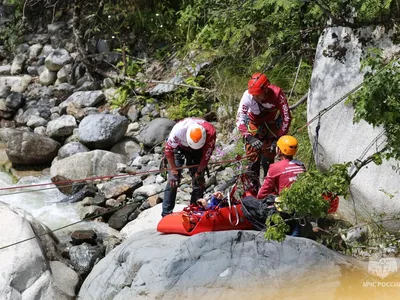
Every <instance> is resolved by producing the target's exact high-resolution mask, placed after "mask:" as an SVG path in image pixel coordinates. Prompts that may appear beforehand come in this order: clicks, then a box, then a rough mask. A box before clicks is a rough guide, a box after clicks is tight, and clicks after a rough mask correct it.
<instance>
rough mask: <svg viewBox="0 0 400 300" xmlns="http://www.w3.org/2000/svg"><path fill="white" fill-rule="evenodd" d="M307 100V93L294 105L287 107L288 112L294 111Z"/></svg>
mask: <svg viewBox="0 0 400 300" xmlns="http://www.w3.org/2000/svg"><path fill="white" fill-rule="evenodd" d="M307 99H308V93H307V94H305V95H304V96H303V97H301V98H300V100H299V101H297V102H296V103H295V104H293V105H291V106H290V107H289V109H290V110H294V109H296V108H297V107H298V106H299V105H300V104H302V103H304V102H305V101H307Z"/></svg>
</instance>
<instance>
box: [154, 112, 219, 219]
mask: <svg viewBox="0 0 400 300" xmlns="http://www.w3.org/2000/svg"><path fill="white" fill-rule="evenodd" d="M215 140H216V132H215V128H214V126H213V125H212V124H211V123H209V122H207V121H205V120H203V119H200V118H186V119H183V120H181V121H179V122H178V123H176V124H175V126H174V127H173V128H172V130H171V132H170V134H169V136H168V139H167V142H166V144H165V156H166V158H167V161H168V165H169V171H168V183H167V187H166V189H165V192H164V200H163V203H162V213H161V216H163V217H164V216H166V215H168V214H170V213H172V211H173V209H174V207H175V199H176V192H177V189H178V185H179V182H180V178H181V174H182V170H181V169H180V170H177V168H178V167H181V166H183V164H184V163H185V160H186V165H188V166H190V165H199V166H198V167H192V168H189V173H190V176H191V177H192V187H193V191H192V196H191V198H190V204H196V203H197V200H198V199H200V198H203V194H204V184H205V180H204V171H205V169H206V167H207V164H208V161H209V160H210V158H211V154H212V152H213V151H214V148H215Z"/></svg>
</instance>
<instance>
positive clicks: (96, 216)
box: [0, 156, 248, 251]
mask: <svg viewBox="0 0 400 300" xmlns="http://www.w3.org/2000/svg"><path fill="white" fill-rule="evenodd" d="M247 158H248V156H243V157H240V156H237V157H236V158H235V159H229V160H223V161H217V162H211V163H210V164H222V163H241V162H242V161H243V160H245V159H247ZM195 166H198V165H191V166H182V167H180V169H181V168H190V167H195ZM156 172H161V171H160V170H156ZM217 172H218V170H215V171H214V173H217ZM145 173H146V172H140V175H143V174H145ZM148 173H153V171H148ZM138 174H139V172H135V174H130V175H125V174H123V175H124V176H126V177H127V176H135V175H138ZM112 177H116V176H98V177H91V178H90V179H92V178H111V179H112ZM119 177H123V176H119ZM81 181H86V179H80V180H71V182H81ZM190 181H191V179H190V180H188V181H187V182H186V181H185V182H182V183H181V184H179V185H178V186H181V185H183V184H187V183H189V182H190ZM63 182H64V183H66V182H69V181H63ZM49 184H55V183H45V184H38V185H36V186H42V185H49ZM70 185H71V184H66V185H64V186H70ZM28 186H33V185H26V186H23V187H28ZM21 187H22V186H20V187H15V188H21ZM52 188H57V187H50V188H44V189H36V190H30V191H21V193H23V192H33V191H40V190H48V189H52ZM3 189H9V188H3ZM0 190H1V189H0ZM162 192H165V189H164V190H161V191H159V192H156V193H154V194H151V195H150V196H148V197H147V198H150V197H152V196H155V195H158V194H160V193H162ZM2 196H4V194H3V195H2ZM132 204H136V203H135V202H134V203H128V202H127V203H125V204H123V205H121V206H119V207H115V208H112V209H109V210H107V211H106V212H103V213H99V214H96V215H94V216H90V217H87V218H84V219H82V220H80V221H76V222H73V223H70V224H67V225H64V226H61V227H58V228H56V229H53V230H49V231H47V232H45V233H42V234H39V235H35V236H32V237H30V238H26V239H23V240H21V241H18V242H15V243H12V244H9V245H5V246H2V247H0V251H1V250H3V249H7V248H9V247H12V246H15V245H19V244H22V243H24V242H27V241H30V240H33V239H36V238H38V237H41V236H44V235H47V234H51V233H53V232H56V231H59V230H62V229H65V228H68V227H71V226H73V225H76V224H79V223H82V222H85V221H89V220H92V219H95V218H98V217H101V216H103V215H106V214H110V213H112V212H116V211H118V210H120V209H122V208H123V207H126V206H128V205H132Z"/></svg>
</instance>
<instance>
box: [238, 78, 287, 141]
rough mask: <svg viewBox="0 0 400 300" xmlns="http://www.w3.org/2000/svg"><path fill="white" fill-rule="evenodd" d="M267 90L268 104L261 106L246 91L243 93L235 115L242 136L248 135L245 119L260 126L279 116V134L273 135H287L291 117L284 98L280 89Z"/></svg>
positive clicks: (274, 87) (272, 86) (272, 87)
mask: <svg viewBox="0 0 400 300" xmlns="http://www.w3.org/2000/svg"><path fill="white" fill-rule="evenodd" d="M268 88H269V90H268V94H267V97H268V102H267V103H263V104H260V103H258V102H257V101H256V100H254V99H253V96H252V95H250V94H249V92H248V91H247V90H246V91H245V92H244V93H243V96H242V99H241V100H240V104H239V109H238V112H237V115H236V126H237V127H238V129H239V131H240V132H241V133H242V135H243V136H247V135H249V134H250V133H249V131H248V129H247V119H250V121H252V122H253V123H254V124H256V125H261V124H263V123H273V122H275V120H276V119H277V118H278V117H279V116H281V118H282V125H281V127H280V129H279V132H276V133H275V134H276V136H277V137H281V136H282V135H285V134H287V133H288V131H289V126H290V122H291V120H292V117H291V115H290V111H289V105H288V102H287V100H286V96H285V94H284V93H283V91H282V90H281V88H280V87H277V86H275V85H269V86H268Z"/></svg>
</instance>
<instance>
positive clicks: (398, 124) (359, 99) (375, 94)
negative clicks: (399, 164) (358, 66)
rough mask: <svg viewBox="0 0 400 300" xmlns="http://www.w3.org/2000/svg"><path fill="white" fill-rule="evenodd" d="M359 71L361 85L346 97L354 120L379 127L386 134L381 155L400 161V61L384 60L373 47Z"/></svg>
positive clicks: (379, 52)
mask: <svg viewBox="0 0 400 300" xmlns="http://www.w3.org/2000/svg"><path fill="white" fill-rule="evenodd" d="M362 70H364V71H366V73H365V75H364V85H363V87H362V88H361V89H360V90H359V91H358V92H356V93H355V94H353V95H351V96H350V97H349V99H348V102H350V103H352V104H353V106H354V109H355V113H354V122H359V121H361V120H365V121H367V122H368V123H369V124H371V125H373V126H374V127H375V126H382V127H383V128H384V129H385V134H386V137H387V144H386V152H385V154H384V155H383V156H384V157H386V158H388V159H389V158H395V159H397V160H400V61H399V59H398V58H397V59H396V58H394V59H392V60H391V61H389V62H387V61H386V60H385V58H383V56H382V52H381V51H380V50H377V49H373V50H371V51H370V52H369V53H368V55H367V56H366V58H365V59H364V60H363V61H362Z"/></svg>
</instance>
